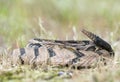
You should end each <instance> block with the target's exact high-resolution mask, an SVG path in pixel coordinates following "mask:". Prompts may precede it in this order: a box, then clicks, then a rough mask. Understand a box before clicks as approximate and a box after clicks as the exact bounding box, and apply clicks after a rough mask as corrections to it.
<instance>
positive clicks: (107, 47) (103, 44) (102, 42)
mask: <svg viewBox="0 0 120 82" xmlns="http://www.w3.org/2000/svg"><path fill="white" fill-rule="evenodd" d="M82 33H83V34H85V35H86V36H87V37H88V38H90V39H91V40H92V41H93V42H94V43H95V44H96V45H97V46H98V47H101V48H102V49H105V50H107V51H108V52H109V53H110V55H111V56H112V55H113V56H114V51H113V49H112V47H111V45H110V44H109V43H108V42H106V41H105V40H103V39H102V38H100V37H99V36H97V35H95V34H94V33H92V32H89V31H87V30H85V29H82Z"/></svg>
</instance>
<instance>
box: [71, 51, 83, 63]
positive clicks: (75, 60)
mask: <svg viewBox="0 0 120 82" xmlns="http://www.w3.org/2000/svg"><path fill="white" fill-rule="evenodd" d="M73 53H74V54H75V55H76V57H75V58H73V59H72V63H77V61H80V60H79V59H80V57H82V56H84V54H83V53H81V52H79V51H74V52H73Z"/></svg>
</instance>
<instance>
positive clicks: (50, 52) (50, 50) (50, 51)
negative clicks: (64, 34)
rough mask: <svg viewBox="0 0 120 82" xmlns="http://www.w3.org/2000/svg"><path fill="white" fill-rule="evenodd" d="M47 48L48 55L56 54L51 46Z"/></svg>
mask: <svg viewBox="0 0 120 82" xmlns="http://www.w3.org/2000/svg"><path fill="white" fill-rule="evenodd" d="M47 50H48V53H49V56H50V57H53V56H55V55H56V53H55V52H54V50H53V49H52V48H48V49H47Z"/></svg>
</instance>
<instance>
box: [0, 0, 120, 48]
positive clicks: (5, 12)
mask: <svg viewBox="0 0 120 82" xmlns="http://www.w3.org/2000/svg"><path fill="white" fill-rule="evenodd" d="M82 28H85V29H86V30H89V31H91V32H94V33H96V34H97V35H99V36H101V37H102V38H104V39H105V40H107V41H108V42H110V43H114V42H116V41H118V40H119V37H120V0H0V46H1V47H10V48H16V47H23V46H25V44H26V43H27V42H28V40H29V39H31V38H35V37H38V38H45V39H60V40H66V39H74V40H81V39H86V38H87V37H85V36H84V35H83V34H82V33H81V32H80V30H81V29H82Z"/></svg>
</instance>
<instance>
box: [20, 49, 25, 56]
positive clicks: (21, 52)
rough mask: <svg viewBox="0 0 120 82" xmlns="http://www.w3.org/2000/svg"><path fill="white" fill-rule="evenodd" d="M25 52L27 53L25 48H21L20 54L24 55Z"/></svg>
mask: <svg viewBox="0 0 120 82" xmlns="http://www.w3.org/2000/svg"><path fill="white" fill-rule="evenodd" d="M23 54H25V48H20V55H21V56H22V55H23Z"/></svg>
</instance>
